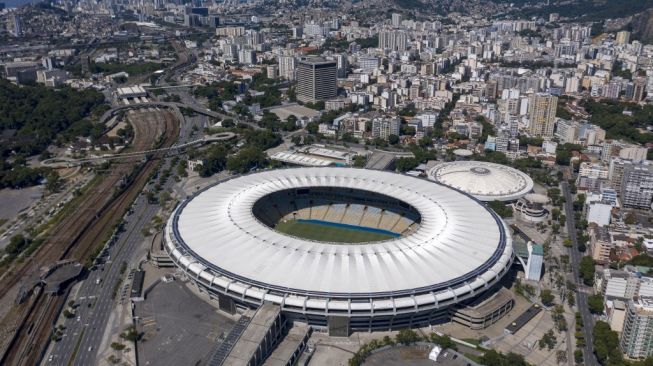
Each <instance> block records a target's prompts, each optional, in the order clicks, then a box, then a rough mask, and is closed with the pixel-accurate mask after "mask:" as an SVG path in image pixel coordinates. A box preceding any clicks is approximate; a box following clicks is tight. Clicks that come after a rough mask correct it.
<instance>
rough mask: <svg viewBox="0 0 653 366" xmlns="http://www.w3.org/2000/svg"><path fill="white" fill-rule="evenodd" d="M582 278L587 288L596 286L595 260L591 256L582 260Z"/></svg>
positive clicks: (580, 267)
mask: <svg viewBox="0 0 653 366" xmlns="http://www.w3.org/2000/svg"><path fill="white" fill-rule="evenodd" d="M578 268H579V271H580V276H581V278H582V279H583V283H584V284H585V285H587V286H592V285H593V284H594V271H595V269H594V260H593V259H592V257H590V256H585V257H583V258H582V259H581V260H580V265H579V267H578Z"/></svg>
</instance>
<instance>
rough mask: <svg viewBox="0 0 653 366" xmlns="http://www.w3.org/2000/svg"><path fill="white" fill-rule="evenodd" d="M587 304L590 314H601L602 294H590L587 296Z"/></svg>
mask: <svg viewBox="0 0 653 366" xmlns="http://www.w3.org/2000/svg"><path fill="white" fill-rule="evenodd" d="M587 306H588V307H589V309H590V311H591V312H592V314H602V313H603V296H601V295H591V296H589V297H588V298H587Z"/></svg>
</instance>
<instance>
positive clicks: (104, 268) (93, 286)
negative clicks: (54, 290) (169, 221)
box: [51, 195, 159, 365]
mask: <svg viewBox="0 0 653 366" xmlns="http://www.w3.org/2000/svg"><path fill="white" fill-rule="evenodd" d="M158 209H159V207H158V206H157V205H151V204H148V203H147V202H146V199H145V198H144V197H143V196H142V195H141V196H139V197H138V199H137V200H136V202H135V203H134V213H133V214H131V215H130V216H129V217H127V218H126V220H125V231H124V232H123V233H122V234H119V235H118V239H117V240H116V241H115V243H114V244H113V245H112V246H111V248H110V249H109V256H110V257H109V258H110V259H109V260H108V261H107V263H105V264H100V265H98V268H97V269H96V270H95V271H91V272H90V273H89V275H88V278H87V279H86V280H85V281H83V282H82V284H81V287H80V289H79V292H78V294H77V298H76V302H77V304H78V305H79V307H78V308H77V315H76V317H73V318H70V319H66V321H65V323H64V325H65V326H66V329H65V330H64V336H63V337H62V340H61V341H59V342H57V343H54V347H53V349H52V352H51V355H52V362H51V364H53V365H69V364H70V365H93V364H96V363H97V362H96V361H95V356H96V354H97V349H98V347H99V345H100V342H101V341H102V337H103V336H104V330H105V328H106V325H107V323H108V319H109V316H110V315H111V310H112V309H113V307H114V304H115V301H118V300H119V299H120V296H121V295H120V292H121V289H122V287H123V285H124V284H125V283H123V284H121V285H120V289H119V290H118V291H117V294H116V297H115V299H114V298H113V292H114V288H115V286H116V284H117V283H118V282H119V281H120V280H121V278H122V279H123V280H125V277H126V276H127V273H121V267H122V263H123V262H125V263H129V262H130V261H131V260H132V258H131V256H132V253H133V252H134V249H135V248H136V247H137V246H138V245H139V244H140V243H141V242H142V241H143V237H142V235H141V230H140V229H141V228H142V227H143V226H144V225H147V224H148V223H149V222H150V221H151V220H152V217H154V215H155V214H156V212H157V211H158ZM98 280H99V281H100V283H99V284H98V283H97V282H98Z"/></svg>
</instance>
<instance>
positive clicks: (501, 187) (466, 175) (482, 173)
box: [428, 160, 533, 202]
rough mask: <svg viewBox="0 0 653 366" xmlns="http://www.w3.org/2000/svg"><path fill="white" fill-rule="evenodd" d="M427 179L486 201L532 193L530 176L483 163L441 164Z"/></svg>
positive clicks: (504, 167) (514, 197)
mask: <svg viewBox="0 0 653 366" xmlns="http://www.w3.org/2000/svg"><path fill="white" fill-rule="evenodd" d="M428 177H429V179H431V180H434V181H436V182H438V183H442V184H444V185H447V186H449V187H452V188H455V189H458V190H461V191H463V192H465V193H469V194H470V195H472V196H474V197H476V198H477V199H478V200H480V201H485V202H489V201H515V200H517V199H519V198H520V197H523V196H525V195H526V194H528V193H529V192H530V191H532V190H533V180H532V179H531V177H529V176H528V175H527V174H525V173H523V172H521V171H519V170H517V169H514V168H511V167H509V166H505V165H501V164H495V163H488V162H484V161H471V160H470V161H454V162H449V163H442V164H438V165H436V166H435V167H433V168H432V169H431V170H430V171H429V172H428Z"/></svg>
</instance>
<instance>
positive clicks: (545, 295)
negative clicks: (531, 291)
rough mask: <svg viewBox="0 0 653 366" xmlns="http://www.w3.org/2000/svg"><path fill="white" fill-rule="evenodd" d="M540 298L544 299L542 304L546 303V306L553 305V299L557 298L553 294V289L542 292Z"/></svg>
mask: <svg viewBox="0 0 653 366" xmlns="http://www.w3.org/2000/svg"><path fill="white" fill-rule="evenodd" d="M540 300H542V304H544V306H551V305H553V301H554V300H555V297H554V296H553V293H552V292H551V290H549V289H546V290H542V292H540Z"/></svg>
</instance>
